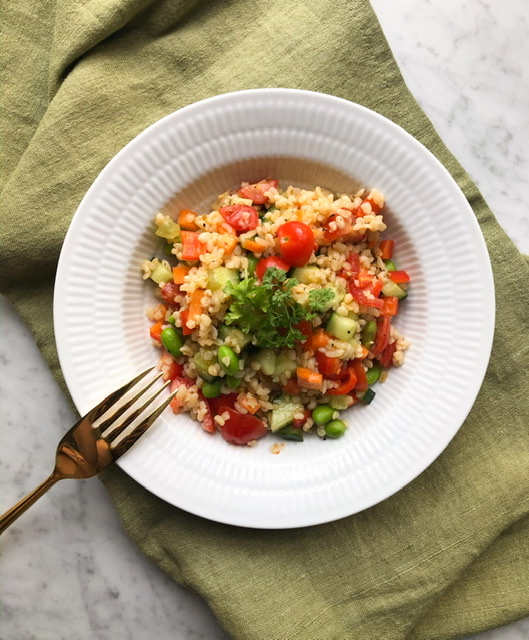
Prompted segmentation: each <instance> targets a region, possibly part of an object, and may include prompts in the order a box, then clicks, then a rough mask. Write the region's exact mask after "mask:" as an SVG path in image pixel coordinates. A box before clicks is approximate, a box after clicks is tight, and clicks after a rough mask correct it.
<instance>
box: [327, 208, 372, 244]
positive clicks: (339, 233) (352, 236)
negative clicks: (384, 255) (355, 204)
mask: <svg viewBox="0 0 529 640" xmlns="http://www.w3.org/2000/svg"><path fill="white" fill-rule="evenodd" d="M337 219H338V215H336V214H335V215H332V216H331V217H330V218H329V219H328V220H327V222H326V223H325V224H324V225H323V229H324V234H323V239H324V242H325V244H332V243H333V242H335V241H336V240H348V241H350V242H361V241H362V240H363V238H364V236H365V232H364V231H353V225H352V224H351V222H350V221H349V220H345V219H344V218H342V219H343V220H344V225H343V227H342V226H338V222H337ZM335 226H336V228H334V227H335Z"/></svg>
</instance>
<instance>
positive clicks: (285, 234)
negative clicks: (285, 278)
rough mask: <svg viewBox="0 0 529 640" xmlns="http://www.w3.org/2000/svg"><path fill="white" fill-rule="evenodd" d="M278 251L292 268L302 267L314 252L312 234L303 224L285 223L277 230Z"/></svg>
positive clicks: (306, 225)
mask: <svg viewBox="0 0 529 640" xmlns="http://www.w3.org/2000/svg"><path fill="white" fill-rule="evenodd" d="M277 237H278V238H279V251H281V255H282V256H283V258H285V260H286V261H287V262H288V263H289V264H291V265H292V266H293V267H304V266H305V265H306V264H307V262H308V261H309V258H310V256H311V255H312V252H313V251H314V232H313V231H312V229H311V228H310V227H309V225H308V224H305V223H304V222H296V221H291V222H285V224H282V225H281V226H280V227H279V228H278V230H277Z"/></svg>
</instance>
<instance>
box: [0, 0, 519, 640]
mask: <svg viewBox="0 0 529 640" xmlns="http://www.w3.org/2000/svg"><path fill="white" fill-rule="evenodd" d="M372 4H373V7H374V9H375V11H376V12H377V15H378V17H379V19H380V22H381V24H382V27H383V29H384V31H385V33H386V36H387V38H388V40H389V42H390V45H391V47H392V49H393V52H394V54H395V57H396V59H397V61H398V63H399V65H400V67H401V70H402V73H403V75H404V77H405V79H406V81H407V83H408V86H409V87H410V89H411V90H412V92H413V94H414V95H415V96H416V98H417V100H418V102H419V103H420V105H421V106H422V107H423V109H424V110H425V111H426V113H427V114H428V116H429V117H430V118H431V120H432V122H433V124H434V126H435V127H436V129H437V131H438V132H439V134H440V135H441V137H442V139H443V140H444V141H445V143H446V144H447V146H448V147H449V148H450V150H451V151H452V153H453V154H454V155H455V156H456V157H457V158H458V160H459V161H460V162H461V164H462V165H463V167H464V168H465V169H466V170H467V171H468V172H469V173H470V175H471V176H472V178H473V179H474V180H475V181H476V183H477V184H478V186H479V188H480V189H481V191H482V193H483V194H484V196H485V198H486V199H487V201H488V202H489V204H490V205H491V207H492V209H493V211H494V212H495V214H496V217H497V218H498V220H499V221H500V223H501V224H502V225H503V227H504V229H505V230H506V231H507V233H508V234H509V236H510V237H511V238H512V240H513V241H514V242H515V243H516V245H517V246H518V247H519V248H520V249H521V250H523V251H524V252H526V253H529V211H528V209H527V205H526V198H524V196H525V193H526V192H527V189H528V186H529V185H528V182H529V151H528V149H527V147H528V145H527V142H528V141H529V140H528V138H527V131H528V124H529V122H528V121H529V91H528V88H529V37H528V15H529V11H528V10H527V5H526V2H525V0H506V1H504V2H502V3H497V4H496V3H494V4H493V3H488V2H484V1H480V2H477V1H476V2H471V1H468V0H467V1H466V2H464V1H463V0H460V1H456V0H444V1H442V0H435V1H430V2H426V1H425V0H407V1H406V2H405V3H395V2H390V1H389V0H372ZM0 319H1V324H0V330H1V342H0V365H1V371H0V393H1V405H0V411H1V417H2V429H1V431H0V483H1V487H2V492H1V495H0V510H1V511H3V510H4V509H5V508H8V507H9V506H11V504H12V503H14V502H15V501H16V500H18V499H19V498H20V497H22V496H23V495H24V494H26V493H27V492H28V491H30V490H31V489H33V488H34V486H36V485H37V484H38V483H39V482H40V481H42V480H43V479H44V478H45V477H46V476H47V475H48V474H49V472H50V471H51V467H52V465H53V454H54V446H55V441H56V440H57V439H58V437H59V435H61V434H62V433H63V432H64V430H65V429H66V428H67V427H69V426H70V424H71V423H72V420H73V416H72V414H71V411H70V409H69V406H68V403H67V402H66V400H65V399H64V397H63V396H62V394H61V393H60V392H59V390H58V389H57V387H56V385H55V383H54V381H53V379H52V377H51V375H50V373H49V371H48V369H47V367H46V365H45V363H44V361H43V359H42V357H41V355H40V353H39V352H38V351H37V349H36V347H35V345H34V343H33V340H32V338H31V335H30V334H29V332H28V330H27V329H26V328H25V326H24V325H23V324H22V323H21V322H20V320H19V319H18V318H17V317H16V315H15V314H14V313H13V311H12V310H11V308H10V307H9V306H8V305H7V304H3V305H2V307H1V310H0ZM1 550H2V564H1V567H0V589H1V603H2V605H1V606H2V611H1V622H0V635H1V637H2V638H5V640H31V639H37V640H62V639H63V638H64V639H65V640H66V639H68V640H69V639H70V638H72V637H74V638H76V639H77V640H89V639H90V640H94V639H98V640H99V639H100V640H110V639H114V638H119V639H120V640H121V639H123V638H127V639H131V640H143V639H144V638H152V637H156V638H160V639H161V640H162V639H165V638H171V639H172V640H196V639H197V640H198V639H200V638H204V639H208V640H225V639H226V638H227V636H226V635H225V633H224V632H223V631H222V630H221V628H220V627H219V625H218V623H217V622H216V620H215V619H214V618H213V616H212V614H211V613H210V611H209V609H208V607H207V606H206V605H205V604H204V603H203V602H202V601H201V600H200V599H199V598H198V597H196V596H195V595H193V594H191V593H188V592H187V591H185V590H184V589H182V588H180V587H179V586H178V585H176V584H175V583H174V582H173V581H172V580H170V579H169V578H168V577H166V576H165V574H164V573H163V572H162V571H161V570H159V569H158V568H157V567H155V566H154V565H152V564H151V563H150V562H148V561H147V560H146V559H145V558H144V557H143V556H142V555H141V554H140V553H139V551H138V550H137V549H136V548H135V547H134V545H133V544H132V543H131V542H130V540H129V539H128V538H127V536H126V535H125V533H124V532H123V531H122V529H121V526H120V524H119V521H118V518H117V516H116V514H115V512H114V510H113V508H112V506H111V504H110V501H109V498H108V496H107V494H106V492H105V490H104V489H103V487H102V485H101V484H100V483H99V482H98V481H97V480H87V481H63V482H61V483H59V484H58V485H56V486H55V487H54V488H53V489H52V490H51V491H50V492H49V493H48V494H47V495H46V496H45V497H43V498H42V499H41V500H40V501H39V502H38V503H37V504H36V505H35V506H34V507H33V508H32V509H31V510H30V511H29V512H28V513H27V514H25V515H24V516H23V517H22V518H21V519H20V520H19V521H18V523H16V524H15V525H14V526H13V527H12V528H11V529H9V530H8V531H7V532H6V533H5V534H4V535H3V536H2V539H1ZM473 638H474V640H528V639H529V619H526V620H522V621H519V622H517V623H514V624H511V625H508V626H507V627H503V628H501V629H495V630H492V631H488V632H485V633H481V634H478V635H476V636H473Z"/></svg>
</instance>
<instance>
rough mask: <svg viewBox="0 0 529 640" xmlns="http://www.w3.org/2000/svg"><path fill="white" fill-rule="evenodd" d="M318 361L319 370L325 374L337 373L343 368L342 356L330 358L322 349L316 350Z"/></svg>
mask: <svg viewBox="0 0 529 640" xmlns="http://www.w3.org/2000/svg"><path fill="white" fill-rule="evenodd" d="M315 356H316V362H317V363H318V371H319V372H320V373H323V375H324V376H332V375H337V374H338V373H339V372H340V369H341V368H342V361H341V360H340V358H329V356H328V355H326V354H325V353H322V352H321V351H316V353H315Z"/></svg>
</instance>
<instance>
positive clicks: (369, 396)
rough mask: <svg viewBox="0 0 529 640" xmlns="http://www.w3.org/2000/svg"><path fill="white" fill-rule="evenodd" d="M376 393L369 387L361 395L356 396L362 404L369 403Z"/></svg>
mask: <svg viewBox="0 0 529 640" xmlns="http://www.w3.org/2000/svg"><path fill="white" fill-rule="evenodd" d="M376 395H377V394H376V392H375V391H373V389H371V387H369V389H368V390H367V391H366V392H365V393H364V394H363V395H360V394H358V397H359V398H360V402H363V403H364V404H371V403H372V402H373V399H374V397H375V396H376Z"/></svg>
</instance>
